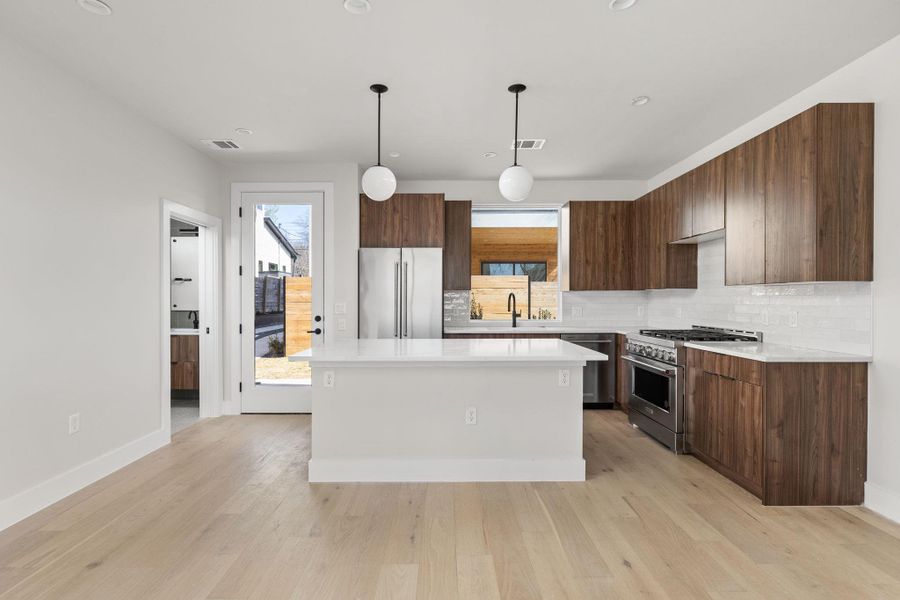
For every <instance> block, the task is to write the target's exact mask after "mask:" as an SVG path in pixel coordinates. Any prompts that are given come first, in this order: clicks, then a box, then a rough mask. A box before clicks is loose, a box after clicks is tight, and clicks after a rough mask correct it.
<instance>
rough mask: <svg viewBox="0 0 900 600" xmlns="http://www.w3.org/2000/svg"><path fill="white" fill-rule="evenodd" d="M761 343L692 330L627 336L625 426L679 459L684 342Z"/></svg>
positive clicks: (743, 334) (730, 333)
mask: <svg viewBox="0 0 900 600" xmlns="http://www.w3.org/2000/svg"><path fill="white" fill-rule="evenodd" d="M744 341H752V342H761V341H762V333H761V332H758V331H741V330H738V329H722V328H718V327H705V326H702V325H694V326H693V327H692V328H691V329H642V330H641V331H640V333H634V334H628V336H627V344H626V346H625V350H626V354H625V355H624V356H623V357H622V358H623V360H625V361H626V362H627V363H628V368H627V369H626V370H625V377H626V380H627V386H628V387H627V389H628V390H629V398H628V421H629V422H630V423H631V425H632V426H634V427H636V428H638V429H640V430H641V431H644V432H645V433H647V434H648V435H650V436H651V437H653V438H654V439H656V440H658V441H660V442H662V443H663V444H665V445H666V446H668V447H669V449H671V450H673V451H674V452H676V453H677V454H682V453H684V452H685V446H684V433H685V432H684V426H685V416H684V408H685V403H684V382H685V363H686V362H687V352H686V350H685V348H684V344H685V342H744Z"/></svg>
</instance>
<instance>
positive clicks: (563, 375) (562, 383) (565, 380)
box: [559, 369, 569, 387]
mask: <svg viewBox="0 0 900 600" xmlns="http://www.w3.org/2000/svg"><path fill="white" fill-rule="evenodd" d="M559 387H569V370H568V369H560V370H559Z"/></svg>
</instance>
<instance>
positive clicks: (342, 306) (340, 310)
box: [334, 302, 347, 315]
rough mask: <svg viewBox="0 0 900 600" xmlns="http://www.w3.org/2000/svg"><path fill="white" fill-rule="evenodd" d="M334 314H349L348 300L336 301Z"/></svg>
mask: <svg viewBox="0 0 900 600" xmlns="http://www.w3.org/2000/svg"><path fill="white" fill-rule="evenodd" d="M334 314H336V315H346V314H347V303H346V302H335V304H334Z"/></svg>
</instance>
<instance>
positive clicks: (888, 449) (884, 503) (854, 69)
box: [650, 37, 900, 521]
mask: <svg viewBox="0 0 900 600" xmlns="http://www.w3.org/2000/svg"><path fill="white" fill-rule="evenodd" d="M898 65H900V37H896V38H894V39H893V40H891V41H889V42H887V43H885V44H883V45H882V46H880V47H878V48H876V49H875V50H873V51H872V52H870V53H868V54H866V55H865V56H863V57H861V58H859V59H857V60H856V61H854V62H852V63H850V64H849V65H847V66H846V67H844V68H843V69H841V70H839V71H837V72H835V73H833V74H832V75H830V76H828V77H826V78H825V79H823V80H822V81H820V82H818V83H816V84H815V85H813V86H811V87H809V88H807V89H806V90H804V91H803V92H801V93H799V94H797V95H796V96H794V97H792V98H790V99H789V100H787V101H786V102H784V103H782V104H780V105H778V106H776V107H775V108H773V109H772V110H770V111H768V112H766V113H765V114H763V115H761V116H760V117H758V118H756V119H754V120H753V121H751V122H749V123H747V124H746V125H744V126H742V127H740V128H738V129H736V130H734V131H733V132H731V133H730V134H728V135H726V136H725V137H723V138H722V139H720V140H718V141H716V142H714V143H713V144H711V145H709V146H707V147H706V148H704V149H703V150H701V151H699V152H697V153H696V154H694V155H692V156H690V157H688V158H687V159H685V160H684V161H682V162H680V163H678V164H676V165H674V166H673V167H671V168H670V169H667V170H666V171H664V172H663V173H661V174H660V175H658V176H657V177H654V178H653V179H652V180H651V181H650V187H651V189H652V188H655V187H657V186H658V185H660V184H662V183H665V182H666V181H669V180H670V179H672V178H674V177H677V176H678V175H681V174H682V173H685V172H687V171H689V170H690V169H692V168H694V167H696V166H698V165H700V164H702V163H703V162H705V161H707V160H709V159H710V158H713V157H715V156H717V155H719V154H721V153H722V152H725V151H726V150H728V149H730V148H733V147H734V146H736V145H738V144H740V143H742V142H744V141H745V140H748V139H750V138H751V137H753V136H754V135H757V134H759V133H761V132H763V131H765V130H767V129H769V128H771V127H773V126H774V125H777V124H778V123H780V122H782V121H784V120H786V119H788V118H790V117H791V116H793V115H795V114H797V113H799V112H801V111H803V110H805V109H806V108H809V107H810V106H813V105H814V104H816V103H818V102H841V101H844V102H860V101H869V102H875V283H874V284H872V292H873V305H874V314H873V330H874V346H873V347H874V356H875V362H874V363H873V364H872V366H871V368H870V369H869V448H868V456H869V459H868V483H867V484H866V504H867V505H868V506H870V507H871V508H873V509H874V510H876V511H878V512H881V513H882V514H885V515H887V516H890V517H891V518H893V519H895V520H898V521H900V467H898V465H900V391H898V387H900V386H898V385H897V375H898V373H900V345H898V344H897V339H898V338H900V310H898V308H897V306H898V301H900V266H898V258H897V257H898V256H900V235H898V226H900V166H898V165H900V76H898V75H897V73H898Z"/></svg>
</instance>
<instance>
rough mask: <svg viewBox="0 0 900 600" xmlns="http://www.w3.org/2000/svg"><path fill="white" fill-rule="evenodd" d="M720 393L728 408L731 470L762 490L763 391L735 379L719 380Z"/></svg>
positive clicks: (759, 387) (760, 387)
mask: <svg viewBox="0 0 900 600" xmlns="http://www.w3.org/2000/svg"><path fill="white" fill-rule="evenodd" d="M719 386H720V388H719V389H720V394H721V395H722V397H723V400H724V402H725V403H727V404H729V405H730V406H731V407H732V413H733V415H734V421H733V426H732V432H731V451H730V453H729V455H728V456H729V458H730V461H731V464H728V465H727V466H728V467H729V468H731V469H732V470H733V471H734V472H735V473H737V474H738V475H739V476H740V477H742V478H744V479H746V480H747V481H748V482H749V483H752V484H753V487H755V488H759V490H760V492H761V491H762V483H763V412H762V411H763V388H762V386H758V385H753V384H751V383H746V382H744V381H738V380H736V379H728V378H725V377H722V378H721V379H720V382H719Z"/></svg>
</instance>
